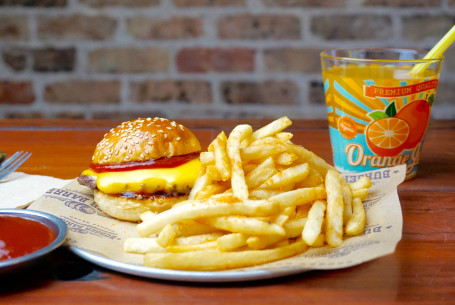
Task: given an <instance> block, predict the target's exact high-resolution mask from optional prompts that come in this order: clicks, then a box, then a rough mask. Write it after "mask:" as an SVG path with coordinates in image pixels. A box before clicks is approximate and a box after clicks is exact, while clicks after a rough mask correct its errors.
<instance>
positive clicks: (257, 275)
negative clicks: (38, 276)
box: [69, 246, 310, 282]
mask: <svg viewBox="0 0 455 305" xmlns="http://www.w3.org/2000/svg"><path fill="white" fill-rule="evenodd" d="M69 249H70V250H71V251H72V252H73V253H75V254H76V255H78V256H80V257H81V258H83V259H86V260H88V261H89V262H92V263H94V264H96V265H98V266H101V267H104V268H107V269H110V270H113V271H117V272H121V273H126V274H131V275H136V276H141V277H146V278H152V279H162V280H172V281H183V282H240V281H253V280H263V279H270V278H276V277H282V276H286V275H292V274H297V273H302V272H305V271H309V270H310V269H304V268H295V266H294V267H293V268H290V267H287V268H286V267H284V268H276V269H272V270H261V269H252V270H248V269H242V270H230V271H180V270H169V269H159V268H151V267H146V266H139V265H132V264H127V263H123V262H119V261H116V260H113V259H110V258H107V257H105V256H101V255H98V254H95V253H93V252H90V251H87V250H84V249H81V248H78V247H76V246H69Z"/></svg>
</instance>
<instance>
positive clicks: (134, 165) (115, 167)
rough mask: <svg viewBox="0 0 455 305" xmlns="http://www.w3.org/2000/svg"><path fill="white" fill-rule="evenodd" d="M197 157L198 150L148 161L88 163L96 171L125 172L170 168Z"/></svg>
mask: <svg viewBox="0 0 455 305" xmlns="http://www.w3.org/2000/svg"><path fill="white" fill-rule="evenodd" d="M198 157H199V152H195V153H191V154H187V155H181V156H175V157H164V158H160V159H156V160H148V161H133V162H123V163H111V164H94V163H92V164H90V168H91V169H93V170H94V171H95V172H97V173H104V172H125V171H131V170H136V169H151V168H172V167H177V166H179V165H182V164H184V163H186V162H189V161H191V160H193V159H196V158H198Z"/></svg>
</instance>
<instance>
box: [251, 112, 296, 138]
mask: <svg viewBox="0 0 455 305" xmlns="http://www.w3.org/2000/svg"><path fill="white" fill-rule="evenodd" d="M291 125H292V121H291V120H290V119H289V118H288V117H285V116H284V117H281V118H279V119H277V120H275V121H273V122H271V123H269V124H267V125H265V126H264V127H262V128H259V129H258V130H256V131H255V132H253V135H252V138H253V139H254V140H258V139H262V138H265V137H270V136H273V135H275V134H277V133H278V132H280V131H282V130H283V129H286V128H287V127H289V126H291Z"/></svg>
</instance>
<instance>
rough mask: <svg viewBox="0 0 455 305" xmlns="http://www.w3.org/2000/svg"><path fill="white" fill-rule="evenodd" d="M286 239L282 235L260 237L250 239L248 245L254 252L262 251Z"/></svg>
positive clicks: (247, 241)
mask: <svg viewBox="0 0 455 305" xmlns="http://www.w3.org/2000/svg"><path fill="white" fill-rule="evenodd" d="M285 239H286V236H280V235H259V236H251V237H249V238H248V239H247V240H246V243H247V244H248V248H250V249H252V250H262V249H265V248H267V247H269V246H271V245H274V244H276V243H277V242H280V241H282V240H285Z"/></svg>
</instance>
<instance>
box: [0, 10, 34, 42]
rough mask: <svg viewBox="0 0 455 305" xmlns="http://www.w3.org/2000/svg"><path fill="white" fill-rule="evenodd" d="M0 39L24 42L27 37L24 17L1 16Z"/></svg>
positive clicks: (26, 25) (25, 18) (26, 22)
mask: <svg viewBox="0 0 455 305" xmlns="http://www.w3.org/2000/svg"><path fill="white" fill-rule="evenodd" d="M0 19H1V22H0V39H8V40H25V39H27V38H28V36H29V32H28V19H27V17H26V16H14V15H11V16H1V17H0Z"/></svg>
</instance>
